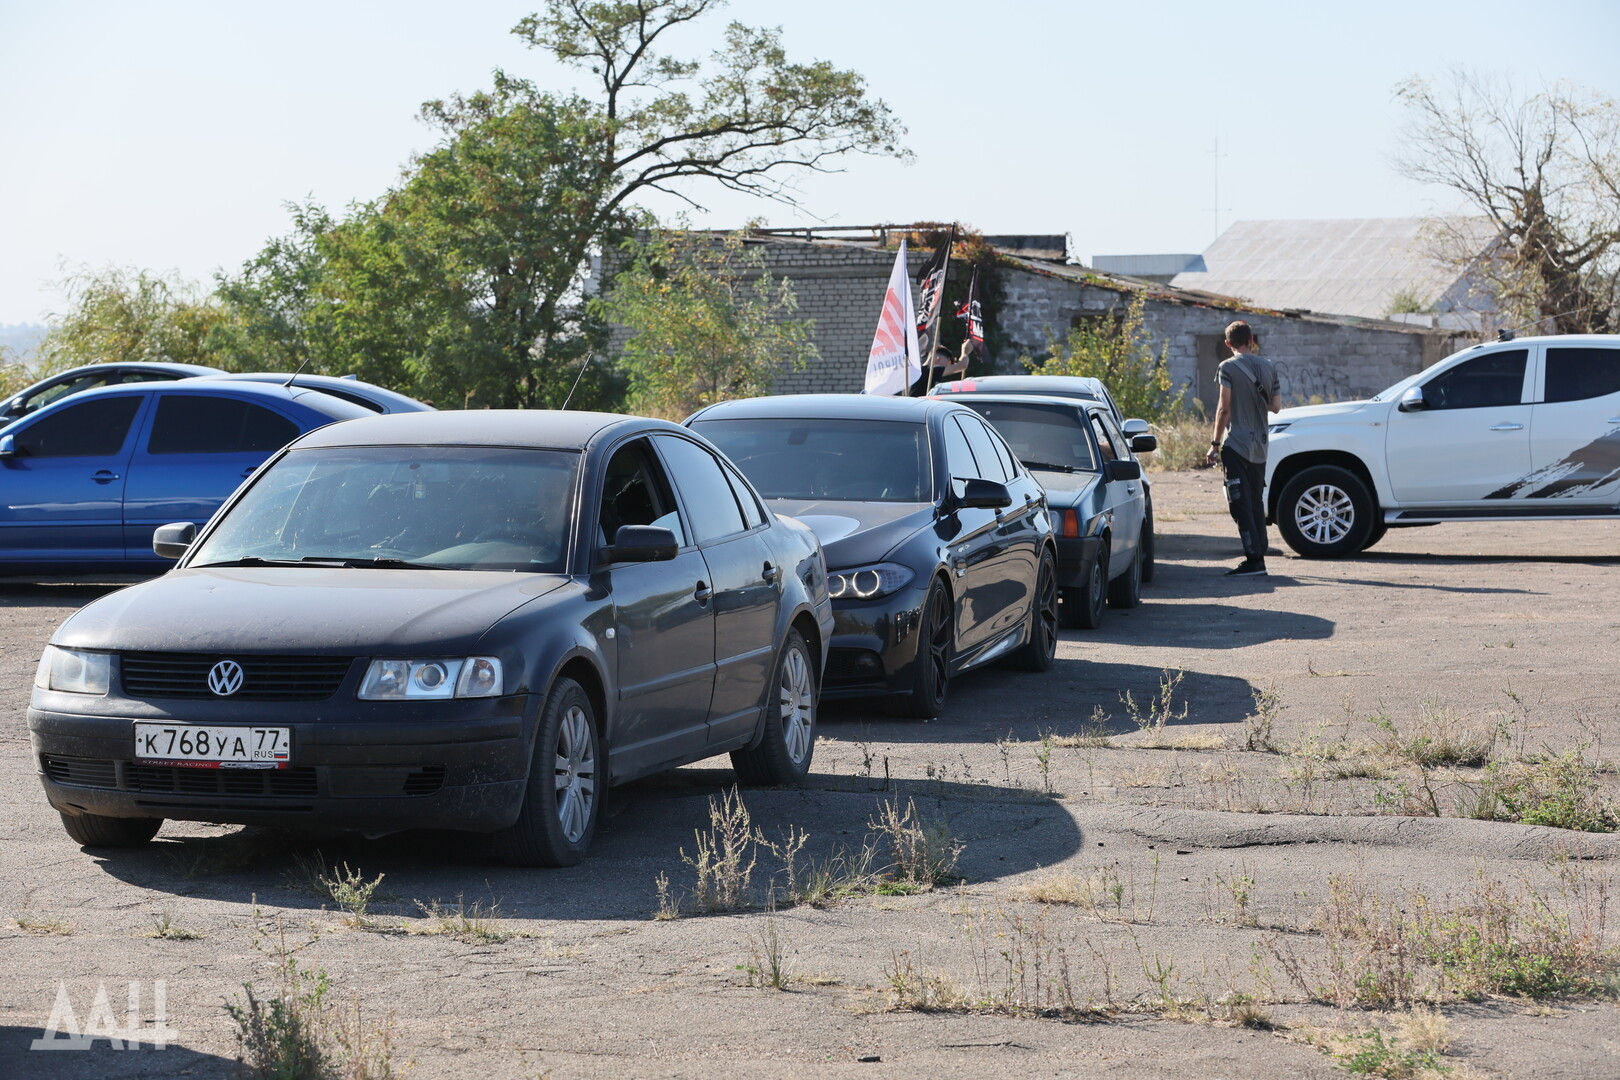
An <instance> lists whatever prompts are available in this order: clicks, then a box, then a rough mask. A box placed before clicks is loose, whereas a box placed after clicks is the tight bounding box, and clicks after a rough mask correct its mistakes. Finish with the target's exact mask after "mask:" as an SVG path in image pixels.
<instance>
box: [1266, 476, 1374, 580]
mask: <svg viewBox="0 0 1620 1080" xmlns="http://www.w3.org/2000/svg"><path fill="white" fill-rule="evenodd" d="M1376 513H1377V505H1376V503H1375V502H1374V501H1373V496H1372V492H1370V491H1368V490H1367V485H1366V483H1365V482H1364V481H1363V480H1362V479H1361V477H1359V476H1357V475H1356V474H1355V473H1353V472H1351V471H1350V470H1349V469H1342V468H1340V467H1339V466H1337V465H1317V466H1314V467H1312V468H1309V469H1306V470H1304V471H1303V472H1301V473H1300V474H1299V475H1298V476H1296V477H1294V478H1293V479H1292V480H1290V481H1288V484H1287V486H1285V487H1284V488H1283V490H1282V496H1281V497H1280V498H1279V499H1278V500H1277V529H1278V531H1279V532H1281V533H1282V535H1283V539H1284V540H1286V541H1287V542H1288V546H1289V547H1291V548H1293V549H1294V550H1295V551H1297V552H1299V553H1300V554H1301V555H1303V556H1304V557H1305V558H1307V559H1331V558H1336V557H1338V556H1340V555H1352V554H1354V553H1355V552H1358V551H1360V550H1361V549H1362V548H1364V547H1366V546H1367V542H1368V539H1367V538H1368V537H1370V536H1371V535H1372V532H1373V527H1374V525H1375V522H1374V517H1375V516H1376Z"/></svg>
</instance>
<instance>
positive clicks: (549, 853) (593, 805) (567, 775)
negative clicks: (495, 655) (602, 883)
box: [495, 678, 606, 866]
mask: <svg viewBox="0 0 1620 1080" xmlns="http://www.w3.org/2000/svg"><path fill="white" fill-rule="evenodd" d="M601 759H602V755H601V754H600V752H599V748H598V740H597V729H596V708H595V706H593V705H592V704H591V698H590V695H589V694H587V693H586V692H585V688H584V687H582V686H580V685H579V683H577V682H575V681H574V680H573V679H566V678H564V679H558V680H557V683H556V685H555V686H553V687H552V688H551V695H550V697H548V698H547V699H546V704H545V708H544V709H543V710H542V712H541V714H540V730H539V731H538V732H536V734H535V738H534V756H533V758H532V759H531V761H530V764H529V783H528V787H527V788H526V789H525V791H524V794H523V808H522V809H521V810H519V811H518V819H517V821H516V822H515V823H514V824H513V825H512V826H511V827H510V828H508V829H504V830H502V831H501V832H499V833H496V834H495V842H496V846H497V847H498V849H499V851H500V854H501V857H502V858H503V859H505V860H506V861H507V862H509V863H511V864H512V865H514V866H573V865H574V864H575V863H577V862H579V861H580V860H581V859H583V858H584V857H585V853H586V851H588V850H589V849H590V846H591V837H592V836H593V835H594V834H595V832H596V818H597V811H598V810H599V809H600V807H601V802H602V800H601V796H602V793H603V792H604V791H605V790H606V789H605V787H604V786H603V779H604V777H603V774H602V772H601V770H600V765H599V762H600V761H601Z"/></svg>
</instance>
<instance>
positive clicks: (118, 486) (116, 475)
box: [0, 381, 373, 574]
mask: <svg viewBox="0 0 1620 1080" xmlns="http://www.w3.org/2000/svg"><path fill="white" fill-rule="evenodd" d="M371 415H373V414H372V412H371V410H369V409H366V408H363V407H361V406H359V405H354V404H351V403H349V402H346V401H340V400H338V399H337V398H333V397H329V396H328V395H326V394H323V393H320V392H318V391H313V390H306V389H301V388H299V387H296V386H294V387H283V386H275V385H269V384H265V383H232V382H224V381H220V382H213V381H210V382H162V383H142V384H136V385H131V386H116V387H107V388H104V389H99V390H88V391H85V392H84V393H80V394H74V395H73V396H72V397H70V398H67V399H65V400H63V401H60V402H57V403H55V404H52V405H49V406H46V407H45V408H43V409H40V410H39V411H38V412H36V413H33V414H32V415H30V416H27V417H25V418H23V419H21V420H18V421H15V422H14V423H11V424H9V425H7V426H6V427H4V428H0V574H42V573H46V574H50V573H57V574H60V573H87V572H108V571H111V572H126V573H127V572H133V573H141V572H156V571H159V570H163V569H166V568H167V567H169V566H171V565H173V564H172V563H171V562H170V561H168V560H166V559H161V558H159V557H157V556H156V555H154V554H153V552H152V532H153V530H154V529H156V528H157V527H158V526H159V525H165V524H168V523H170V522H177V521H191V522H195V523H196V524H198V525H201V524H202V523H203V522H205V521H207V520H208V519H209V517H211V516H212V515H213V513H214V511H215V510H217V509H219V507H220V504H221V503H223V502H224V501H225V499H226V497H227V496H229V495H230V494H231V492H233V491H235V490H236V488H237V487H238V485H240V484H241V483H242V480H243V479H244V478H245V477H247V476H248V475H249V474H251V473H252V472H253V470H254V469H256V468H258V467H259V465H261V464H262V463H263V462H264V461H265V459H267V458H268V457H270V455H271V454H273V453H275V452H276V451H277V450H280V449H281V448H282V447H283V446H285V445H286V444H287V443H289V442H291V441H292V440H293V439H295V438H297V437H298V436H300V435H302V434H303V433H304V432H306V431H312V430H314V429H315V428H318V427H322V426H324V425H326V424H330V423H332V422H333V421H335V420H348V419H353V418H356V417H362V416H371Z"/></svg>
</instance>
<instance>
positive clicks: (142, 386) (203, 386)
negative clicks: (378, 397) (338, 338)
mask: <svg viewBox="0 0 1620 1080" xmlns="http://www.w3.org/2000/svg"><path fill="white" fill-rule="evenodd" d="M220 390H230V391H231V392H232V393H234V394H237V395H240V396H244V397H250V398H260V399H263V400H265V401H271V402H280V403H282V404H292V403H294V402H296V403H297V404H299V405H302V406H304V407H305V408H308V409H314V410H315V411H316V412H319V413H324V414H325V415H327V416H330V417H331V418H332V419H334V420H348V419H350V418H353V417H361V416H374V415H376V414H375V413H373V412H372V411H371V410H370V409H368V408H366V407H365V406H364V405H356V404H354V403H353V402H350V401H344V400H343V399H342V398H335V397H332V396H331V395H330V394H323V393H321V392H320V391H319V390H307V389H301V388H299V387H285V386H276V385H274V384H269V383H259V382H230V381H228V380H224V379H219V380H216V379H209V380H207V381H204V380H201V379H177V380H175V381H173V382H155V383H153V382H146V383H123V384H121V385H118V386H98V387H96V388H95V389H94V390H85V391H82V392H80V393H77V394H73V395H71V396H69V397H64V398H60V399H58V400H56V401H53V402H51V403H50V404H49V405H47V406H45V407H44V408H43V409H39V410H37V411H36V412H32V413H29V414H28V415H27V416H23V417H19V418H18V419H17V420H15V421H13V423H18V424H21V423H32V422H33V421H34V419H35V418H36V417H40V416H43V415H45V414H46V413H48V412H53V411H55V410H56V409H58V408H61V407H63V406H66V405H75V404H78V403H80V402H85V401H91V400H98V399H101V398H110V397H128V396H131V395H134V394H163V395H165V396H168V395H187V396H190V395H199V394H217V393H218V392H219V391H220Z"/></svg>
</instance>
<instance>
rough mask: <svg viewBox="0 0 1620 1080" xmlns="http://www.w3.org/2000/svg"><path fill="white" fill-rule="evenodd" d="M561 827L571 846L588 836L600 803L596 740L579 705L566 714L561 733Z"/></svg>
mask: <svg viewBox="0 0 1620 1080" xmlns="http://www.w3.org/2000/svg"><path fill="white" fill-rule="evenodd" d="M555 756H556V765H555V769H556V787H557V824H558V825H559V826H560V827H561V828H562V834H563V836H564V838H565V839H567V841H568V842H569V843H570V844H577V843H579V842H580V840H581V839H583V838H584V836H585V830H586V828H587V827H588V826H589V824H590V820H591V809H592V807H593V806H594V805H595V802H596V738H595V733H594V732H593V731H592V730H591V721H590V717H588V716H586V715H585V710H584V709H582V708H580V707H579V706H578V705H571V706H569V707H568V711H567V712H565V713H563V717H562V723H561V724H560V725H559V726H558V730H557V753H556V755H555Z"/></svg>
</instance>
